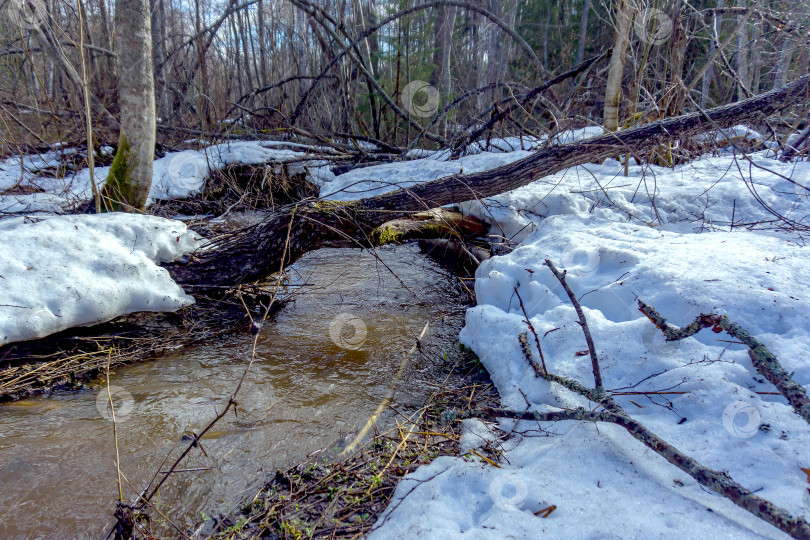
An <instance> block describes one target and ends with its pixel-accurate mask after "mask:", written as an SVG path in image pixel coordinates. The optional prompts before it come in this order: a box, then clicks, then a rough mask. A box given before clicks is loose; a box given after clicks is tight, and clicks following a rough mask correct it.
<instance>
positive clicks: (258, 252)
mask: <svg viewBox="0 0 810 540" xmlns="http://www.w3.org/2000/svg"><path fill="white" fill-rule="evenodd" d="M809 90H810V76H805V77H802V78H801V79H799V80H797V81H795V82H793V83H791V84H789V85H786V86H784V87H782V88H779V89H776V90H773V91H771V92H767V93H764V94H760V95H758V96H754V97H752V98H749V99H746V100H744V101H740V102H737V103H733V104H731V105H726V106H723V107H717V108H715V109H711V110H709V111H706V112H703V113H692V114H687V115H683V116H678V117H674V118H669V119H666V120H661V121H658V122H653V123H648V124H643V125H640V126H637V127H635V128H632V129H628V130H626V131H621V132H616V133H608V134H605V135H601V136H599V137H593V138H591V139H587V140H583V141H579V142H574V143H569V144H563V145H558V146H551V147H548V148H544V149H542V150H539V151H538V152H536V153H534V154H532V155H531V156H528V157H526V158H524V159H521V160H519V161H515V162H514V163H510V164H508V165H504V166H502V167H498V168H497V169H493V170H489V171H484V172H479V173H472V174H454V175H452V176H447V177H444V178H440V179H437V180H433V181H431V182H427V183H424V184H420V185H418V186H415V187H412V188H407V189H400V190H398V191H394V192H391V193H386V194H383V195H378V196H376V197H369V198H366V199H361V200H358V201H352V202H331V201H310V202H302V203H299V204H297V205H290V206H287V207H285V208H282V209H280V210H279V211H278V212H275V213H273V214H272V215H270V216H269V217H268V218H267V219H266V220H265V221H264V222H262V223H260V224H258V225H255V226H253V227H250V228H249V229H246V230H243V231H241V232H239V233H236V234H234V235H231V236H228V237H225V238H222V239H219V240H218V241H216V242H214V243H212V244H211V245H210V246H209V247H208V248H207V249H206V250H205V251H202V252H198V253H196V254H195V255H194V256H192V257H191V258H190V259H189V260H188V261H185V262H181V263H171V264H167V265H165V267H166V268H167V269H168V270H169V272H170V273H171V274H172V277H174V279H175V280H176V281H177V282H178V283H179V284H180V285H182V286H191V287H192V288H193V286H195V285H203V284H207V285H224V284H229V285H230V284H237V283H243V282H247V281H253V280H256V279H260V278H262V277H264V276H266V275H267V274H269V273H271V272H274V271H277V270H278V268H279V262H280V261H281V260H282V255H284V254H285V253H284V252H285V249H286V250H287V252H286V257H285V259H284V260H285V261H287V264H291V263H293V262H295V261H296V260H297V259H298V258H299V257H300V256H301V255H303V254H304V253H306V252H308V251H311V250H314V249H317V248H319V247H321V246H322V245H323V244H324V242H334V241H341V240H342V241H350V242H353V243H354V244H355V245H357V246H363V247H368V246H370V245H372V243H371V241H370V239H369V233H370V232H371V231H372V230H373V229H375V228H377V227H379V226H380V225H382V224H383V223H386V222H388V221H391V220H393V219H400V218H404V217H407V216H409V215H410V214H412V213H414V212H420V211H424V210H427V209H430V208H437V207H440V206H444V205H447V204H452V203H458V202H462V201H468V200H471V199H476V198H484V197H491V196H494V195H498V194H500V193H504V192H507V191H510V190H513V189H516V188H519V187H521V186H524V185H526V184H529V183H530V182H533V181H535V180H537V179H539V178H542V177H544V176H548V175H551V174H554V173H557V172H559V171H562V170H564V169H567V168H569V167H573V166H576V165H582V164H585V163H591V162H601V161H603V160H605V159H608V158H610V157H614V156H617V155H619V154H633V153H637V152H640V151H642V150H645V149H649V148H654V147H656V146H658V145H660V144H664V143H667V142H671V141H674V140H682V139H688V138H689V137H691V136H694V135H695V134H698V133H701V132H705V131H709V130H711V129H716V128H717V127H720V128H728V127H731V126H733V125H735V124H738V123H743V122H751V121H753V120H758V119H761V118H763V117H765V116H768V115H770V114H773V113H776V112H779V111H782V110H784V109H787V108H788V107H790V106H792V105H794V104H796V103H800V102H801V100H802V99H803V98H805V99H806V96H808V93H809V92H808V91H809ZM288 239H289V241H288Z"/></svg>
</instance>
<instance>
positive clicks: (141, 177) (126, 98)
mask: <svg viewBox="0 0 810 540" xmlns="http://www.w3.org/2000/svg"><path fill="white" fill-rule="evenodd" d="M151 26H152V25H151V15H150V11H149V0H116V2H115V45H116V50H117V53H118V104H119V106H120V108H121V113H120V114H121V121H120V123H121V130H120V132H119V136H118V151H117V152H116V154H115V160H114V161H113V164H112V167H111V168H110V174H109V177H108V178H107V185H106V186H105V189H104V191H105V196H106V197H107V198H108V199H110V200H111V202H112V203H113V204H112V207H113V208H116V209H121V210H137V209H141V208H143V207H144V206H145V205H146V199H147V197H148V195H149V188H150V187H151V185H152V162H153V160H154V159H155V83H154V75H153V70H152V28H151Z"/></svg>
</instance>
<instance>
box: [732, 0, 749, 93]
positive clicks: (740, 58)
mask: <svg viewBox="0 0 810 540" xmlns="http://www.w3.org/2000/svg"><path fill="white" fill-rule="evenodd" d="M746 4H747V2H746V0H737V7H746ZM737 22H738V24H739V26H740V28H739V29H738V30H737V54H736V55H735V59H736V62H735V63H736V66H735V70H736V71H737V76H738V77H739V80H738V81H737V99H743V98H745V96H747V95H748V91H749V90H750V88H751V83H750V75H749V69H748V23H747V22H746V21H744V20H743V17H742V16H739V17H737Z"/></svg>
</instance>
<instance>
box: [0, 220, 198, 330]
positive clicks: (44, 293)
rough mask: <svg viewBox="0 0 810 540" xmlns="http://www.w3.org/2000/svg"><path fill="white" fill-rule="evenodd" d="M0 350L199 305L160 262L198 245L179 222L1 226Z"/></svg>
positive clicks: (29, 222) (42, 222)
mask: <svg viewBox="0 0 810 540" xmlns="http://www.w3.org/2000/svg"><path fill="white" fill-rule="evenodd" d="M0 236H1V237H2V238H3V242H2V244H0V345H3V344H5V343H9V342H13V341H22V340H28V339H35V338H39V337H43V336H47V335H49V334H53V333H55V332H59V331H60V330H64V329H66V328H71V327H73V326H80V325H87V324H92V323H98V322H104V321H108V320H110V319H113V318H115V317H118V316H120V315H125V314H128V313H133V312H136V311H174V310H176V309H178V308H180V307H183V306H186V305H189V304H192V303H194V299H193V298H192V297H190V296H188V295H186V294H185V293H184V292H183V290H182V289H181V288H180V287H179V286H178V285H177V284H176V283H175V282H174V281H173V280H172V279H171V277H170V276H169V273H168V272H167V271H166V270H165V269H163V268H161V267H159V266H158V264H159V263H162V262H169V261H172V260H175V259H177V258H178V257H180V256H181V255H183V254H184V253H188V252H190V251H193V250H194V249H196V248H197V247H198V244H199V237H198V236H197V235H196V234H195V233H193V232H191V231H189V230H187V229H186V226H185V225H183V224H182V223H179V222H177V221H171V220H167V219H163V218H158V217H154V216H142V215H135V214H118V213H111V214H99V215H79V216H53V217H47V218H44V219H31V218H25V219H23V218H11V219H6V220H4V221H0Z"/></svg>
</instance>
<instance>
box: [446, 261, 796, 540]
mask: <svg viewBox="0 0 810 540" xmlns="http://www.w3.org/2000/svg"><path fill="white" fill-rule="evenodd" d="M545 265H546V266H548V267H549V270H551V272H552V273H554V275H555V276H556V277H557V279H558V280H559V281H560V283H561V284H562V285H563V288H564V289H565V291H566V293H567V294H568V297H569V298H570V300H571V302H572V304H573V305H574V308H575V309H576V311H577V315H578V316H579V319H580V325H581V326H582V329H583V332H584V333H585V334H586V340H587V341H588V348H589V350H590V352H591V361H592V363H593V370H594V378H595V379H596V380H597V381H598V383H597V384H600V382H601V375H599V373H600V370H599V360H598V357H597V356H596V352H595V347H594V344H593V339H591V338H590V331H589V330H588V324H587V321H586V320H585V315H584V313H583V311H582V307H581V306H580V304H579V301H578V300H577V298H576V295H575V294H574V292H573V291H572V290H571V287H570V286H569V285H568V283H567V282H566V280H565V272H560V271H558V270H557V268H556V267H555V266H554V264H553V263H552V262H551V261H550V260H548V259H546V261H545ZM639 305H642V306H643V308H642V311H643V312H644V313H645V314H647V316H648V317H650V318H651V319H653V317H655V319H653V322H655V323H656V325H658V326H659V328H661V329H662V330H664V332H665V334H666V333H667V332H669V334H667V336H668V339H669V336H670V335H671V336H672V337H673V339H682V338H683V337H687V336H690V335H693V334H695V333H696V332H697V331H699V330H700V328H706V327H708V326H711V327H715V326H719V325H721V324H722V325H723V326H722V327H723V328H724V329H726V331H728V332H729V333H731V332H732V330H733V332H734V333H733V334H732V335H733V336H734V337H737V338H738V339H740V341H743V342H746V344H750V345H749V346H751V347H752V351H753V350H757V351H760V350H764V351H765V353H767V356H763V358H768V359H769V360H768V361H769V362H770V359H772V361H773V362H775V361H776V358H774V357H773V355H771V354H770V353H769V352H768V351H767V349H765V347H764V346H762V344H760V343H759V342H758V341H756V340H755V339H754V338H753V337H751V335H750V334H748V333H747V332H745V331H744V330H742V329H741V328H739V326H737V325H735V324H734V323H731V322H728V319H726V318H725V317H722V318H721V317H719V316H716V315H715V316H706V315H704V316H701V317H703V318H705V321H704V319H701V317H698V320H696V321H695V323H692V325H690V326H689V327H687V328H685V329H683V330H679V329H674V328H672V327H671V326H669V325H667V324H666V321H664V319H663V318H661V316H660V315H658V313H657V312H655V310H653V309H652V308H650V307H649V306H647V305H646V304H643V302H641V301H639ZM645 309H646V310H647V311H645ZM648 312H649V313H648ZM712 317H714V319H712ZM721 319H722V320H725V321H726V322H722V321H721ZM704 322H706V325H705V326H700V325H702V324H704ZM729 328H731V329H732V330H729ZM519 341H520V344H521V349H522V351H523V354H524V355H525V356H526V360H527V361H528V362H529V364H530V365H531V366H532V367H533V368H534V370H535V373H536V374H537V376H538V377H542V378H543V379H546V380H548V381H552V382H556V383H558V384H560V385H562V386H563V387H565V388H567V389H568V390H570V391H572V392H574V393H576V394H579V395H581V396H583V397H585V398H587V399H589V400H591V401H594V402H596V403H599V404H600V405H601V406H602V407H603V408H604V409H605V410H603V411H590V410H588V409H585V408H583V407H577V408H575V409H565V410H560V411H550V412H538V411H515V410H509V409H483V410H476V411H471V412H469V413H463V414H462V415H459V416H460V417H484V418H488V419H493V420H494V419H497V418H509V419H515V420H533V421H537V422H560V421H565V420H581V421H590V422H608V423H611V424H616V425H617V426H621V427H623V428H624V429H625V430H627V432H628V433H629V434H630V435H632V436H633V438H634V439H636V440H637V441H639V442H641V443H642V444H643V445H644V446H646V447H647V448H650V449H651V450H653V451H654V452H655V453H656V454H658V455H659V456H661V457H663V458H664V459H666V460H667V461H668V462H669V463H671V464H673V465H675V466H676V467H678V468H679V469H680V470H682V471H683V472H685V473H686V474H688V475H689V476H691V477H692V478H694V479H695V480H696V481H697V482H698V483H699V484H700V485H702V486H705V487H707V488H709V489H711V490H712V491H714V492H715V493H717V494H719V495H722V496H723V497H725V498H727V499H728V500H730V501H731V502H733V503H734V504H736V505H737V506H739V507H740V508H743V509H744V510H747V511H748V512H750V513H751V514H753V515H755V516H757V517H758V518H760V519H762V520H764V521H766V522H768V523H770V524H771V525H773V526H774V527H776V528H778V529H780V530H782V531H784V532H786V533H787V534H789V535H790V536H792V537H793V538H810V524H808V523H807V522H806V521H804V519H802V518H800V517H796V516H793V515H791V514H790V513H789V512H787V511H786V510H784V509H782V508H780V507H778V506H776V505H775V504H773V503H771V502H770V501H768V500H766V499H763V498H762V497H758V496H757V495H755V494H754V493H753V492H751V491H750V490H749V489H747V488H745V487H743V486H742V485H740V484H738V483H737V482H735V481H734V480H733V479H732V478H731V476H729V474H728V473H726V472H723V471H716V470H714V469H710V468H708V467H706V466H705V465H703V464H701V463H700V462H698V461H697V460H695V459H693V458H691V457H689V456H688V455H686V454H685V453H683V452H682V451H680V450H679V449H677V448H676V447H674V446H673V445H671V444H670V443H668V442H667V441H665V440H663V439H662V438H660V437H659V436H658V435H656V434H655V433H653V432H652V431H650V430H649V429H647V428H646V427H645V426H644V425H643V424H641V423H640V422H638V421H637V420H635V419H633V418H632V417H631V416H630V415H629V414H627V412H626V411H625V410H624V409H623V408H622V407H621V406H619V405H618V404H617V403H616V402H614V401H613V399H612V397H610V396H608V395H605V393H604V390H602V391H601V392H600V391H599V388H600V387H597V389H596V390H592V389H590V388H586V387H585V386H584V385H582V384H581V383H579V382H578V381H576V380H574V379H570V378H568V377H561V376H559V375H554V374H552V373H550V372H548V371H545V370H543V369H541V368H540V366H539V364H538V363H537V361H536V360H535V359H534V357H533V355H532V352H531V349H530V348H529V342H528V338H527V335H526V333H525V332H523V333H521V334H520V336H519ZM754 344H755V345H754ZM752 345H754V346H752ZM757 354H760V353H759V352H758V353H757ZM755 364H756V362H755ZM776 365H777V367H778V363H777V364H776ZM779 369H780V370H781V367H779ZM782 373H784V371H783V370H782ZM785 375H786V374H785ZM597 376H598V377H597ZM788 380H789V377H788ZM791 382H792V381H791Z"/></svg>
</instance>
